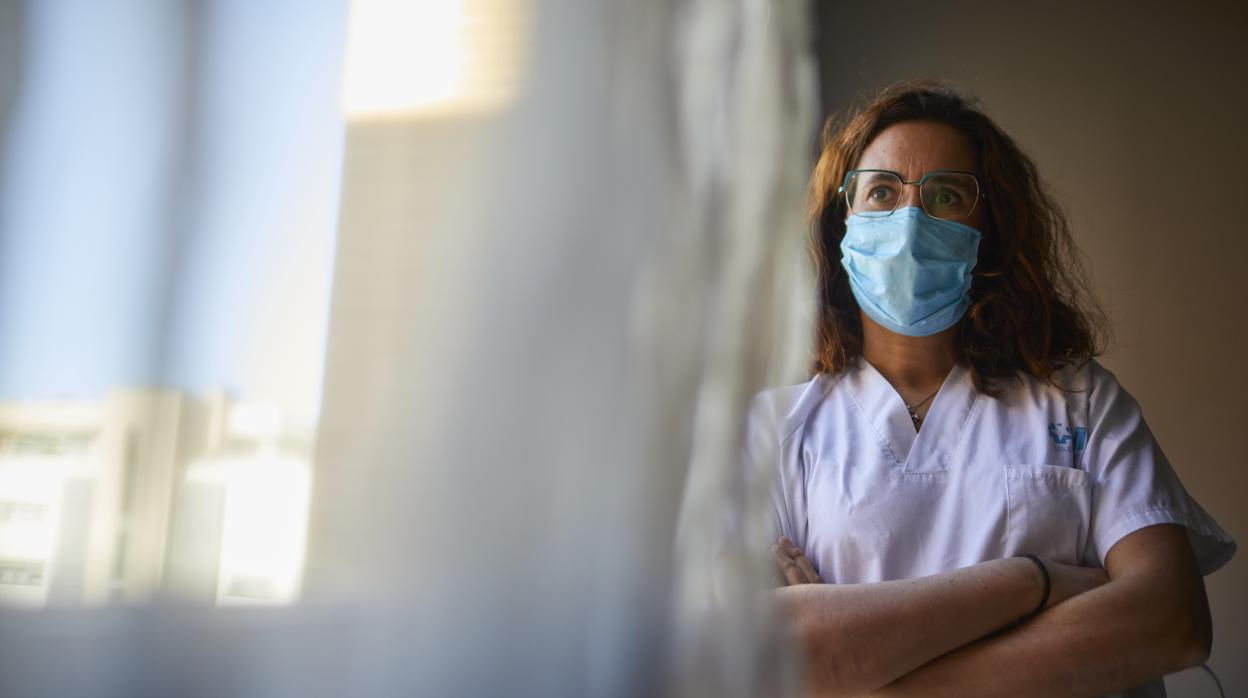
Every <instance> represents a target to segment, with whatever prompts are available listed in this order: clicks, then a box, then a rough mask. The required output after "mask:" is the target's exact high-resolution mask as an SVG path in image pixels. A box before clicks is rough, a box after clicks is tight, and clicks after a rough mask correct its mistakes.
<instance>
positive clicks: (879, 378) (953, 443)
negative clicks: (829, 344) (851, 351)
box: [845, 356, 979, 473]
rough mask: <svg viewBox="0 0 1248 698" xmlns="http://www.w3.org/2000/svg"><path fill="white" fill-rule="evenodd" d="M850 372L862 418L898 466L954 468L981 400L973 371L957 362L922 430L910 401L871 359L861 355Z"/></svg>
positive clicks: (929, 469) (925, 469)
mask: <svg viewBox="0 0 1248 698" xmlns="http://www.w3.org/2000/svg"><path fill="white" fill-rule="evenodd" d="M845 373H846V375H845V385H846V387H848V388H849V391H850V393H851V394H852V395H853V398H854V400H855V402H856V403H857V406H858V408H859V410H860V411H861V412H862V416H863V417H864V419H865V421H866V423H867V424H868V425H869V426H870V428H872V429H873V430H874V431H875V436H876V437H877V439H879V441H880V446H881V448H882V449H883V450H884V452H885V454H886V455H887V456H888V457H889V458H891V459H892V460H893V462H894V463H895V464H896V465H897V467H899V468H901V469H902V470H904V471H905V472H908V473H916V472H945V471H947V470H948V469H949V463H950V461H951V459H952V457H953V451H954V449H956V448H957V446H958V442H959V441H961V439H962V433H963V432H964V431H965V429H966V425H967V423H968V422H969V421H970V417H971V414H972V413H973V412H974V410H975V405H976V403H977V402H978V400H979V392H978V391H977V390H975V384H974V382H973V381H972V380H971V375H970V372H969V371H967V370H966V369H965V368H963V367H962V366H960V365H958V364H954V366H953V368H952V369H950V371H949V374H948V375H946V376H945V380H944V382H943V383H941V385H940V390H938V391H937V392H936V397H935V398H933V399H932V404H931V407H929V408H928V411H927V416H926V417H925V418H924V420H923V426H922V428H921V429H920V430H919V431H918V432H917V433H916V432H915V430H914V422H912V421H911V420H910V412H909V411H908V410H906V403H905V401H904V400H902V398H901V395H900V394H898V393H897V391H896V390H894V389H893V386H892V385H891V384H890V383H889V382H888V380H887V379H885V378H884V376H883V375H882V374H881V373H880V372H879V371H878V370H876V368H875V367H874V366H872V365H871V362H869V361H867V360H866V359H864V358H862V357H861V356H860V357H858V360H857V361H856V362H855V363H854V364H853V365H851V366H849V367H847V368H846V370H845Z"/></svg>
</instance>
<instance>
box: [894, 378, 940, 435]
mask: <svg viewBox="0 0 1248 698" xmlns="http://www.w3.org/2000/svg"><path fill="white" fill-rule="evenodd" d="M939 392H940V388H937V389H935V390H933V391H932V394H931V395H928V396H927V397H925V398H923V399H922V400H919V401H918V402H916V403H914V404H913V405H911V404H910V403H908V402H906V401H905V400H902V402H903V403H904V404H905V405H906V411H907V412H909V413H910V421H912V422H914V430H915V431H918V430H919V427H920V426H921V425H922V424H923V418H922V417H920V416H919V413H918V409H919V408H920V407H922V406H923V403H925V402H927V401H928V400H931V399H932V398H933V397H936V393H939Z"/></svg>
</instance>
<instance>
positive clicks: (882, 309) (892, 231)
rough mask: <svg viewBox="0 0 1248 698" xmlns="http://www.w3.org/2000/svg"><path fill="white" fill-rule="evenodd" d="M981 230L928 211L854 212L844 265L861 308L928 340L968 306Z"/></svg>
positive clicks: (890, 326) (899, 329)
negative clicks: (879, 214)
mask: <svg viewBox="0 0 1248 698" xmlns="http://www.w3.org/2000/svg"><path fill="white" fill-rule="evenodd" d="M979 239H980V234H979V231H978V230H976V229H974V228H972V227H970V226H968V225H963V224H961V223H955V222H954V221H946V220H941V219H939V218H932V217H931V216H929V215H927V213H926V212H925V211H923V209H920V208H915V207H912V206H911V207H906V208H900V209H897V210H896V211H893V213H892V214H891V215H888V216H883V217H879V216H860V215H857V214H854V215H851V216H850V217H849V218H848V219H846V221H845V238H844V239H843V240H842V241H841V265H842V266H844V267H845V271H847V272H849V287H850V288H851V289H853V292H854V298H856V299H857V300H858V305H859V306H860V307H861V308H862V310H863V312H865V313H866V314H867V316H868V317H870V318H871V319H872V320H875V321H876V322H878V323H879V324H881V325H883V326H884V327H885V328H887V329H889V330H892V331H893V332H896V333H898V334H904V335H908V336H910V337H925V336H927V335H931V334H936V333H937V332H941V331H943V330H947V329H949V328H950V327H953V325H954V323H956V322H957V321H958V320H959V319H961V317H962V315H963V314H965V313H966V309H967V308H968V307H970V304H971V303H970V298H969V297H968V293H969V291H970V290H971V270H972V269H974V268H975V262H976V260H977V259H978V255H979Z"/></svg>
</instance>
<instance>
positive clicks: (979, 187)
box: [836, 169, 988, 220]
mask: <svg viewBox="0 0 1248 698" xmlns="http://www.w3.org/2000/svg"><path fill="white" fill-rule="evenodd" d="M863 172H883V173H884V174H891V175H893V176H894V177H896V178H897V180H898V181H899V182H901V186H903V187H904V186H906V185H907V184H914V185H916V186H918V187H919V205H920V206H922V207H923V212H924V213H926V214H927V215H929V216H931V217H932V218H940V216H937V215H935V214H933V213H932V212H931V211H928V210H927V204H926V203H924V201H923V183H924V182H926V181H927V179H928V178H929V177H934V176H936V175H942V174H960V175H970V176H971V179H973V180H975V201H973V202H972V203H971V209H970V210H969V211H967V212H966V213H965V214H963V215H962V217H961V218H941V220H966V219H967V218H970V216H971V214H972V213H974V212H975V208H976V207H977V206H979V200H980V199H987V198H988V195H987V194H985V193H984V185H983V182H980V181H979V175H977V174H975V173H974V172H966V171H965V170H932V171H931V172H924V173H923V176H922V177H919V178H918V179H916V180H913V181H909V182H907V181H906V178H905V177H902V176H901V173H900V172H895V171H893V170H872V169H867V170H850V171H849V172H846V173H845V179H844V180H842V181H841V186H839V187H837V189H836V193H838V194H840V195H841V196H842V197H843V198H844V199H845V210H846V211H849V212H850V213H853V212H854V206H853V204H851V203H850V202H849V192H847V191H845V187H847V186H849V179H850V178H851V177H853V176H854V175H856V174H861V173H863ZM900 205H901V197H897V203H895V204H893V208H892V210H890V211H889V212H888V213H886V214H884V216H880V217H881V218H883V217H886V216H891V215H893V211H896V210H897V207H898V206H900ZM876 213H878V211H877V212H876ZM860 215H867V214H860Z"/></svg>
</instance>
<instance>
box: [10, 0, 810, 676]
mask: <svg viewBox="0 0 1248 698" xmlns="http://www.w3.org/2000/svg"><path fill="white" fill-rule="evenodd" d="M365 4H369V3H361V5H365ZM420 4H421V3H415V4H414V5H413V4H410V3H409V4H408V5H409V6H408V8H407V11H406V14H405V13H404V12H401V11H396V14H394V15H393V21H392V22H391V23H390V24H392V25H394V24H397V23H400V22H401V21H403V18H404V17H406V18H408V20H410V19H411V18H412V17H415V16H419V13H418V12H417V13H416V14H415V15H413V14H412V13H411V12H410V10H411V8H412V7H416V6H419V5H420ZM372 5H373V6H376V5H377V3H372ZM450 5H455V6H456V7H457V8H458V14H455V15H454V17H456V18H457V19H455V20H454V22H453V23H452V25H448V26H454V27H456V29H455V31H458V32H461V34H460V36H461V39H462V42H461V45H460V47H459V49H458V50H460V54H457V55H460V57H461V58H463V56H464V55H467V54H471V53H472V52H473V51H476V53H475V54H473V55H475V56H476V57H475V58H474V57H472V55H470V56H469V57H468V58H467V59H463V60H464V62H463V66H461V67H462V70H460V72H459V73H458V75H459V76H460V77H459V78H458V79H459V81H460V82H459V83H456V84H458V85H459V87H454V86H452V87H450V88H446V89H443V90H442V91H441V92H437V91H436V90H434V92H430V93H428V94H434V95H435V96H434V97H433V98H426V101H425V102H419V100H417V101H408V102H403V101H402V100H399V101H397V102H394V103H387V102H385V101H384V100H382V101H381V102H377V101H369V100H368V99H367V94H368V92H367V90H364V89H363V88H360V89H361V91H360V92H358V93H355V92H353V90H354V89H355V87H358V83H352V82H351V79H350V72H351V71H350V66H351V65H352V60H353V59H352V55H357V56H358V55H361V54H355V53H354V52H355V51H364V52H367V51H366V49H367V47H360V46H357V47H355V48H354V49H353V48H352V47H350V46H348V49H347V51H348V58H347V63H348V78H349V79H348V83H347V86H346V87H347V95H346V97H347V105H348V106H347V108H348V120H347V123H346V138H345V146H344V150H343V163H342V170H341V183H342V184H341V187H342V188H341V204H340V212H339V214H338V219H337V238H336V241H335V250H334V260H333V276H332V295H331V298H330V302H329V309H328V315H329V325H328V327H329V329H328V342H327V344H326V346H325V350H324V357H325V358H324V373H323V391H322V394H323V400H322V402H321V407H320V410H319V412H318V420H319V428H318V434H317V443H316V449H315V457H314V459H313V462H314V477H313V481H312V504H311V515H310V524H309V529H308V538H307V546H308V552H307V563H306V568H305V572H304V576H303V586H302V589H303V591H302V596H301V599H300V602H299V603H298V604H295V605H293V606H290V607H287V608H282V609H265V610H243V609H232V610H229V611H225V610H220V609H217V610H211V609H207V608H190V609H186V608H179V609H173V608H170V607H166V606H164V605H161V604H153V605H147V606H144V607H141V608H129V609H127V608H107V609H101V610H84V611H39V612H33V613H29V614H21V615H14V614H12V613H6V614H5V615H0V647H5V648H6V649H5V651H4V652H0V692H3V693H4V694H5V695H9V694H10V692H12V693H13V694H14V695H21V694H45V695H52V694H83V695H86V694H90V695H119V696H120V695H127V696H130V695H163V694H168V693H177V694H179V695H199V694H202V695H288V694H295V693H298V694H301V695H306V694H313V695H392V694H393V695H499V694H502V695H534V696H538V695H541V696H548V695H569V696H583V695H596V696H597V695H603V696H612V695H618V696H635V695H655V694H663V693H669V694H675V695H741V696H746V695H749V696H753V695H760V694H773V695H785V694H789V693H791V692H792V691H793V690H794V687H795V683H794V682H795V676H796V673H795V668H796V667H795V664H794V663H793V662H792V661H789V660H788V659H786V658H791V657H792V652H791V651H789V650H788V649H787V648H786V647H785V646H784V645H782V644H779V643H778V642H777V641H776V639H777V638H776V637H775V635H776V633H775V631H774V629H773V627H774V626H773V623H772V622H771V619H770V618H769V617H768V615H767V608H766V605H765V603H763V598H764V597H763V594H762V593H761V588H762V585H761V582H758V581H757V580H758V579H761V572H762V571H763V569H764V567H765V564H766V563H765V560H766V558H765V555H764V552H763V551H764V550H765V545H766V543H767V541H763V540H759V536H760V535H762V534H761V531H759V530H757V527H754V526H751V525H749V524H750V522H751V521H755V520H761V516H760V515H759V514H760V513H761V511H762V507H764V506H768V504H767V500H766V496H765V494H766V487H767V483H766V482H747V481H746V477H745V474H744V473H743V472H742V471H741V469H740V468H739V467H738V463H739V460H738V458H737V450H738V447H739V445H740V440H741V427H742V426H743V418H744V412H745V408H746V405H747V403H748V400H749V398H750V397H751V395H752V394H754V393H755V392H756V391H757V390H759V389H761V388H763V387H764V386H769V385H776V384H781V383H786V382H796V381H800V380H802V379H803V377H804V376H803V371H804V368H805V366H804V363H805V352H806V349H807V346H808V338H807V334H808V332H809V307H810V304H811V302H812V301H813V290H812V288H811V283H810V280H809V278H808V276H807V271H806V266H805V258H804V250H803V224H802V220H801V213H802V199H803V186H804V182H805V178H806V175H807V172H808V168H809V157H810V146H811V143H812V138H813V135H814V117H815V114H816V107H815V76H814V72H813V62H812V59H811V56H810V47H809V42H810V38H809V36H808V35H807V29H806V28H807V13H808V8H807V6H806V4H805V3H802V2H785V1H783V0H778V1H776V2H763V1H761V0H757V1H755V0H739V1H737V2H731V3H721V2H711V1H710V0H683V1H677V0H639V1H637V2H629V3H618V2H609V1H607V0H596V1H593V2H585V1H584V0H533V2H527V3H520V2H511V3H508V2H502V0H463V2H461V3H450ZM448 6H449V5H448ZM149 9H150V8H149ZM357 9H358V8H357ZM299 16H300V13H299V12H292V13H291V14H289V15H287V19H289V20H291V24H290V31H292V32H297V31H298V24H297V22H294V20H295V19H296V18H297V17H299ZM382 16H384V13H382ZM433 16H434V15H425V17H427V18H428V17H433ZM439 17H442V15H439ZM443 18H444V17H443ZM235 21H237V22H238V24H237V25H236V26H226V27H223V28H222V31H225V32H226V34H227V35H228V33H229V32H230V31H238V32H243V33H245V32H247V31H248V28H249V27H252V26H253V25H251V24H250V22H251V21H252V20H249V19H248V18H246V17H245V16H239V17H237V18H236V20H235ZM353 21H357V22H363V21H365V20H364V19H360V15H359V14H356V15H353ZM428 21H430V22H432V21H434V20H433V19H429V20H428ZM437 21H442V19H438V20H437ZM382 24H383V26H384V24H385V23H384V22H383V23H382ZM399 26H401V25H399ZM426 29H427V27H426ZM344 31H345V30H344ZM411 31H412V32H418V31H420V30H419V29H417V28H412V30H411ZM474 32H475V33H474ZM395 33H396V35H398V36H400V37H402V36H403V34H404V32H403V31H402V30H401V29H396V30H395ZM434 35H435V36H436V34H434ZM351 36H352V40H353V41H358V37H357V35H355V34H352V35H351ZM483 36H492V37H495V38H494V40H492V41H486V40H485V39H483V38H482V37H483ZM379 41H380V40H379ZM325 46H326V50H327V51H329V52H330V53H332V52H333V50H334V49H333V48H332V42H327V43H326V44H325ZM403 46H404V44H403V43H402V42H400V43H399V44H398V47H399V48H396V49H395V51H397V52H398V53H392V54H388V55H389V58H388V60H390V61H392V62H393V61H402V60H407V59H410V58H411V56H408V57H407V58H404V56H403V55H402V52H403V51H406V50H414V49H410V47H408V48H403ZM465 46H466V47H469V48H464V47H465ZM473 46H475V47H476V48H475V49H474V48H471V47H473ZM483 46H484V47H485V48H482V47H483ZM491 51H493V52H495V53H497V54H498V55H499V56H503V57H504V58H502V59H498V61H496V62H495V63H494V64H491V63H490V61H489V60H486V59H483V58H481V56H482V55H489V54H490V52H491ZM465 52H467V53H465ZM386 55H387V54H385V53H384V52H383V58H382V59H381V62H382V64H385V63H386V61H387V58H386ZM413 55H415V54H413ZM417 58H419V56H417ZM359 60H361V61H364V60H365V59H363V58H360V59H359ZM448 60H450V59H448ZM499 61H501V62H499ZM500 66H501V67H500ZM299 74H300V71H299V70H298V69H297V67H292V68H290V73H289V76H288V77H289V78H290V79H295V77H296V76H297V75H299ZM409 77H410V75H409ZM361 79H362V78H361ZM435 83H436V81H435ZM404 84H405V85H407V86H408V87H411V85H413V84H415V83H414V78H413V79H412V80H409V81H408V82H407V83H404ZM431 84H434V83H431ZM447 84H451V83H447ZM353 85H354V87H353ZM431 89H433V88H431ZM438 89H442V88H438ZM353 95H355V96H353ZM361 95H362V96H361ZM357 98H358V100H359V101H358V102H353V101H352V100H354V99H357ZM353 104H355V105H357V106H356V107H352V105H353ZM20 106H21V105H20V99H19V103H18V108H19V109H20ZM354 109H358V110H354ZM168 118H170V119H174V120H177V119H180V118H181V117H180V116H179V115H178V114H173V115H170V116H169V117H168ZM179 123H180V122H179ZM123 171H124V170H123ZM158 198H159V197H158ZM316 203H318V205H319V204H320V203H322V202H316ZM210 208H211V207H210ZM222 215H223V214H222V212H221V211H219V210H198V211H197V212H196V214H195V216H194V219H193V222H194V223H195V224H197V225H210V224H211V225H210V228H209V230H211V229H213V228H212V227H211V226H215V225H223V224H220V223H213V221H219V220H220V218H219V217H220V216H222ZM5 234H6V235H10V236H11V235H17V234H23V233H21V231H18V232H13V231H11V230H9V229H6V231H5ZM205 235H207V236H209V237H211V235H210V233H205ZM205 239H208V238H205ZM270 244H273V245H276V248H275V249H281V250H289V249H295V248H297V247H298V244H297V243H293V242H289V241H281V240H278V241H272V242H271V243H270ZM196 254H198V253H196ZM159 263H160V262H159V261H158V260H157V261H153V262H151V264H155V265H159ZM167 271H168V270H165V272H167ZM162 278H172V279H173V281H171V283H173V284H174V285H176V284H177V280H178V277H177V275H176V274H175V275H169V274H167V273H166V275H165V276H163V277H162ZM0 300H3V301H4V302H5V303H9V304H17V305H21V304H22V302H23V301H24V300H25V299H22V298H10V297H6V298H4V299H0ZM308 302H309V303H311V302H313V301H312V300H309V301H308ZM177 317H178V318H179V321H180V322H184V323H188V324H189V325H191V326H194V325H195V324H196V323H197V322H198V321H199V319H200V317H201V316H200V315H198V314H197V313H196V312H194V311H192V310H188V311H186V312H185V313H178V314H177ZM208 317H211V315H209V316H208ZM240 341H255V340H240ZM187 351H188V352H190V354H191V355H194V353H195V350H194V345H190V346H189V348H188V349H187ZM317 387H318V388H320V387H321V385H320V383H319V382H318V386H317ZM9 648H14V649H13V650H11V651H10V649H9ZM58 657H59V659H55V658H58ZM67 663H68V665H69V666H73V667H74V669H73V670H72V671H64V670H63V667H64V666H66V665H67Z"/></svg>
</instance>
